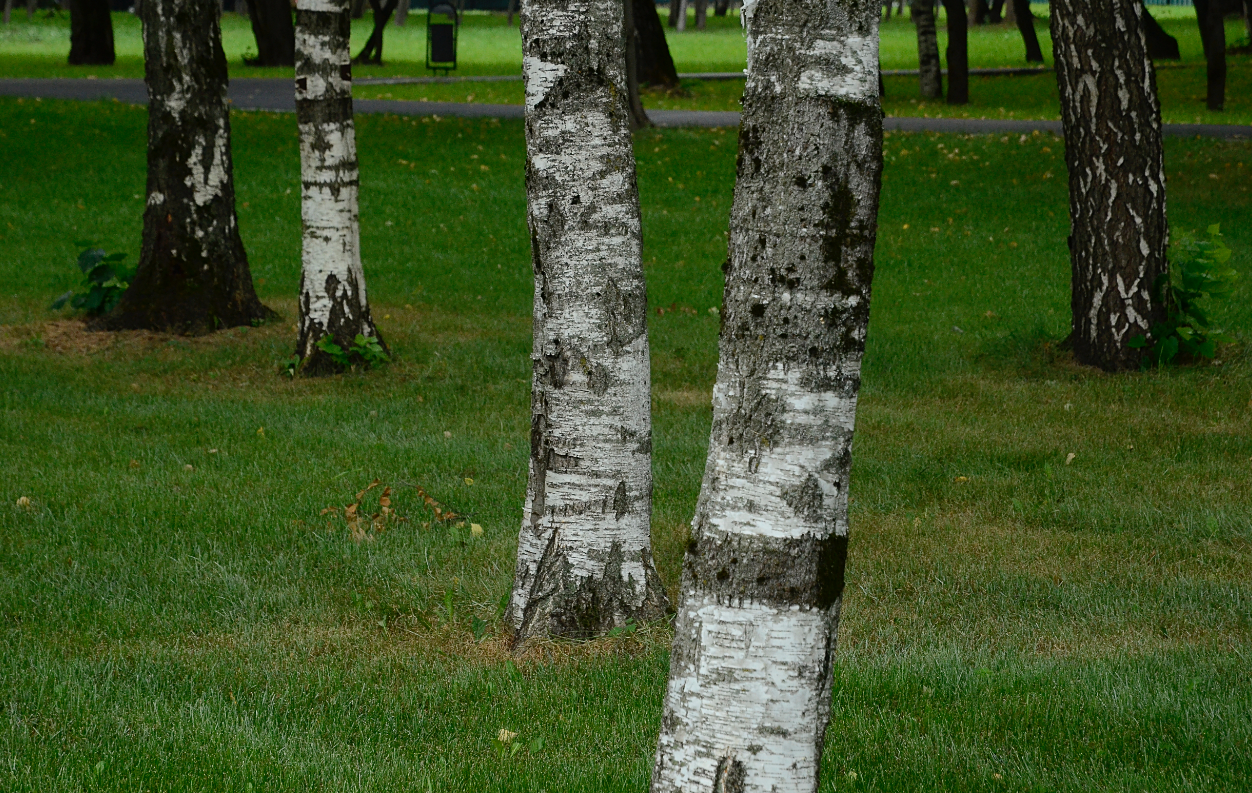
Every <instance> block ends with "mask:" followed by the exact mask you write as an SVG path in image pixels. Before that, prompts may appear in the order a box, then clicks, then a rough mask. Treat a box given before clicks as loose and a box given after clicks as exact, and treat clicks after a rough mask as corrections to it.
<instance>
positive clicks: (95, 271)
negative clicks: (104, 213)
mask: <svg viewBox="0 0 1252 793" xmlns="http://www.w3.org/2000/svg"><path fill="white" fill-rule="evenodd" d="M74 245H75V246H77V247H78V248H80V249H81V251H80V252H79V254H78V269H79V270H82V272H83V285H84V286H86V287H87V291H86V292H83V293H81V294H74V291H73V290H70V291H69V292H66V293H65V294H63V295H61V296H60V297H58V298H57V299H56V300H54V301H52V309H53V310H54V311H55V310H57V309H60V308H64V307H65V305H66V304H67V303H68V304H69V306H70V308H76V309H80V310H82V311H83V312H84V313H86V314H87V315H88V316H93V317H96V316H100V315H101V314H107V313H109V312H110V311H112V310H113V307H114V306H116V305H117V301H119V300H121V299H122V293H123V292H125V291H126V287H128V286H130V281H131V279H132V278H134V277H135V272H134V270H130V269H126V268H123V267H121V266H120V265H119V264H118V263H119V262H121V261H122V259H125V258H126V254H124V253H106V252H105V250H104V249H103V248H99V247H97V246H96V244H95V243H94V242H89V241H85V240H79V241H78V242H75V243H74Z"/></svg>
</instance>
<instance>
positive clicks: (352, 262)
mask: <svg viewBox="0 0 1252 793" xmlns="http://www.w3.org/2000/svg"><path fill="white" fill-rule="evenodd" d="M351 14H352V10H351V0H297V3H296V122H297V124H298V125H299V128H300V179H301V183H302V185H303V187H302V190H301V202H300V214H301V216H302V218H303V220H304V244H303V251H302V253H303V255H302V259H303V266H302V267H301V270H300V323H299V331H298V332H299V335H298V336H297V338H296V355H298V356H299V357H300V360H301V366H300V371H301V373H302V374H306V375H321V374H330V373H333V372H337V371H341V370H342V366H341V365H340V364H338V363H336V362H335V361H334V359H333V358H332V357H331V356H329V355H328V354H327V353H326V352H324V351H323V350H321V349H320V348H318V346H317V343H318V342H319V341H321V340H322V339H323V338H327V337H329V338H330V339H331V340H332V341H333V342H334V343H335V344H337V345H339V347H340V348H341V349H343V350H347V349H348V348H350V347H351V346H352V343H353V340H354V339H355V338H356V335H357V334H358V333H359V334H361V335H363V336H369V337H373V338H376V339H378V340H379V343H380V344H381V343H382V337H381V336H380V335H379V333H378V328H377V327H375V325H374V320H373V318H372V317H371V316H370V307H369V300H368V299H367V296H366V292H365V273H364V271H363V270H362V267H361V227H360V216H359V209H358V203H357V195H358V193H359V191H360V173H359V171H358V170H357V157H356V127H355V125H354V124H353V121H352V64H351V60H350V59H351V51H350V50H349V49H348V47H349V37H350V36H351V33H352V16H351Z"/></svg>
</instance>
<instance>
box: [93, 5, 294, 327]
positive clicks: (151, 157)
mask: <svg viewBox="0 0 1252 793" xmlns="http://www.w3.org/2000/svg"><path fill="white" fill-rule="evenodd" d="M219 14H220V11H219V6H218V3H217V0H143V3H142V4H141V5H140V18H141V19H142V21H143V49H144V75H145V78H144V79H145V81H146V82H147V84H148V202H147V206H146V208H145V210H144V215H143V247H142V249H141V250H140V253H139V265H138V269H137V270H136V273H135V279H134V281H132V282H131V285H130V288H128V289H127V290H126V292H125V293H124V294H123V295H122V299H121V301H119V303H118V305H117V307H116V308H114V309H113V311H112V312H111V313H110V314H109V315H108V316H106V317H104V318H103V319H102V320H100V322H99V327H102V328H105V329H109V330H120V329H123V328H148V329H151V330H162V331H170V332H173V333H188V334H195V333H208V332H211V331H214V330H218V329H219V328H227V327H234V326H236V325H250V324H254V323H255V322H258V321H261V320H263V319H266V318H268V317H270V316H273V312H272V311H270V310H269V309H267V308H266V307H265V306H263V305H261V302H260V301H259V300H258V299H257V296H256V292H255V291H254V290H253V287H252V275H251V273H250V271H249V269H248V257H247V254H245V253H244V249H243V241H242V240H241V239H240V238H239V224H238V222H237V220H236V217H235V182H234V166H233V163H232V160H231V151H230V114H229V105H228V102H227V99H226V87H227V76H226V56H225V54H224V53H223V52H222V38H221V29H220V28H219V27H218V17H219Z"/></svg>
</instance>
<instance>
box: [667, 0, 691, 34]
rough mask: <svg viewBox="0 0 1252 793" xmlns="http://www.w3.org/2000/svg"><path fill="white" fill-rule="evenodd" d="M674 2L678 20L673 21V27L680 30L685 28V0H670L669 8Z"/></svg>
mask: <svg viewBox="0 0 1252 793" xmlns="http://www.w3.org/2000/svg"><path fill="white" fill-rule="evenodd" d="M675 3H677V4H678V21H676V22H675V23H674V29H675V30H677V31H680V32H681V31H684V30H686V29H687V0H670V8H673V7H674V4H675Z"/></svg>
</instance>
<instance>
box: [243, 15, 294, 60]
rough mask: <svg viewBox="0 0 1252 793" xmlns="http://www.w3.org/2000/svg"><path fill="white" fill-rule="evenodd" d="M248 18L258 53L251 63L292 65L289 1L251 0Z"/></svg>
mask: <svg viewBox="0 0 1252 793" xmlns="http://www.w3.org/2000/svg"><path fill="white" fill-rule="evenodd" d="M248 10H249V12H250V17H249V18H250V20H251V22H252V35H253V37H254V38H255V39H256V52H257V56H256V57H255V58H253V59H252V60H250V61H248V65H250V66H291V65H292V64H294V63H295V61H296V32H295V28H294V27H293V26H292V24H291V4H290V2H289V0H251V3H250V8H249V9H248Z"/></svg>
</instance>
